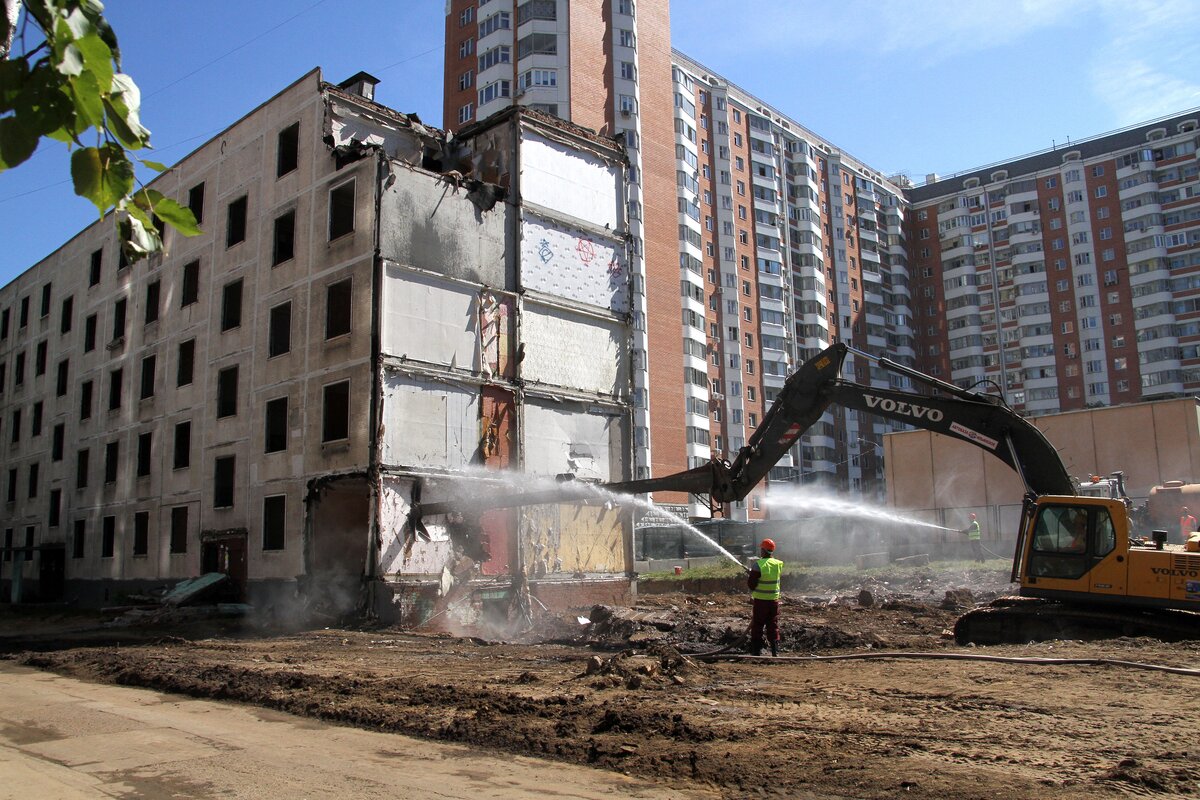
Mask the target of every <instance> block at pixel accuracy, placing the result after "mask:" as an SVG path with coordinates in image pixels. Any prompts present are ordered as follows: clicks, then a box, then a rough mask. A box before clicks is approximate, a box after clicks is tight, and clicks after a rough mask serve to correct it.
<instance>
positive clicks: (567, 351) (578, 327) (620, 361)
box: [521, 298, 629, 398]
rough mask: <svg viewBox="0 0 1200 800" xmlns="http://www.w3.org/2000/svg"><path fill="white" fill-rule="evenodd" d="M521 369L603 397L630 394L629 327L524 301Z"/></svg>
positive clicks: (530, 377) (535, 379) (533, 377)
mask: <svg viewBox="0 0 1200 800" xmlns="http://www.w3.org/2000/svg"><path fill="white" fill-rule="evenodd" d="M521 319H522V321H521V338H522V341H523V344H524V348H523V351H522V352H523V353H524V358H523V359H522V362H521V372H522V375H523V377H524V378H525V380H527V381H529V382H530V383H534V384H542V385H549V386H561V387H565V388H570V389H574V390H577V391H580V392H586V393H588V394H596V395H601V396H604V397H614V398H627V397H628V396H629V347H628V343H627V328H626V326H625V325H623V324H621V323H620V322H619V321H617V320H614V319H611V318H610V319H605V318H602V317H599V318H597V317H588V316H585V315H581V314H579V313H572V312H571V311H570V310H569V309H565V308H563V307H561V306H558V307H555V306H551V305H544V304H543V303H541V302H539V301H537V300H536V299H533V298H530V299H528V300H527V301H526V302H525V304H524V314H523V315H522V318H521Z"/></svg>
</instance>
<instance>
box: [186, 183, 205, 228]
mask: <svg viewBox="0 0 1200 800" xmlns="http://www.w3.org/2000/svg"><path fill="white" fill-rule="evenodd" d="M187 204H188V208H189V209H190V210H191V212H192V215H193V216H195V217H196V224H197V225H199V224H200V223H201V222H203V221H204V184H203V183H198V184H196V185H195V186H193V187H192V188H191V189H188V203H187Z"/></svg>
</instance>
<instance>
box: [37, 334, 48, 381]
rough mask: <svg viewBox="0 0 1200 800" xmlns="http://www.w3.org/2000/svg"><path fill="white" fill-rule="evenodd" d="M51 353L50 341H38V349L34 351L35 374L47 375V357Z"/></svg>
mask: <svg viewBox="0 0 1200 800" xmlns="http://www.w3.org/2000/svg"><path fill="white" fill-rule="evenodd" d="M49 354H50V344H49V343H48V342H44V341H43V342H38V343H37V349H36V350H35V351H34V356H33V374H34V375H45V374H46V358H47V357H48V356H49Z"/></svg>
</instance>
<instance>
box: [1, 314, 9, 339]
mask: <svg viewBox="0 0 1200 800" xmlns="http://www.w3.org/2000/svg"><path fill="white" fill-rule="evenodd" d="M9 316H10V314H9V309H7V308H6V309H4V310H3V311H0V339H7V338H8V319H9Z"/></svg>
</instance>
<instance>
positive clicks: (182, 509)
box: [171, 506, 188, 554]
mask: <svg viewBox="0 0 1200 800" xmlns="http://www.w3.org/2000/svg"><path fill="white" fill-rule="evenodd" d="M187 528H188V507H187V506H175V507H174V508H172V509H171V552H172V553H176V554H178V553H186V552H187Z"/></svg>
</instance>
